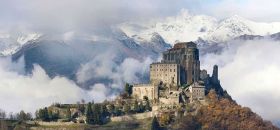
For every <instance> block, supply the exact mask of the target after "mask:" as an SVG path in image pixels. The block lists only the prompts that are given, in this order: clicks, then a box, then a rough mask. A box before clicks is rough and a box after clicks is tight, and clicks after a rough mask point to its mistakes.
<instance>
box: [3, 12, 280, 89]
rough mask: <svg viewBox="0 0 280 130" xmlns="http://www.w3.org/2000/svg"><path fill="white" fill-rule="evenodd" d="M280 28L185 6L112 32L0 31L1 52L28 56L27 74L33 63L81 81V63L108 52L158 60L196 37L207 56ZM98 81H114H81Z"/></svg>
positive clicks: (274, 34)
mask: <svg viewBox="0 0 280 130" xmlns="http://www.w3.org/2000/svg"><path fill="white" fill-rule="evenodd" d="M279 32H280V22H278V23H276V22H275V23H260V22H254V21H250V20H247V19H245V18H242V17H239V16H233V17H230V18H227V19H224V20H217V19H216V18H214V17H210V16H205V15H191V14H189V13H188V12H186V11H182V12H181V13H180V14H179V15H177V16H175V17H168V18H166V19H161V20H158V21H148V22H145V23H132V22H127V23H122V24H119V25H117V26H115V27H112V28H111V33H110V34H108V35H94V34H83V33H79V32H71V38H69V36H68V35H69V33H65V34H62V36H64V37H55V38H54V37H50V36H48V35H44V34H42V33H28V34H24V35H17V36H13V35H10V34H0V55H1V56H11V57H12V59H13V61H17V60H18V59H19V58H20V57H24V59H25V69H26V72H27V73H30V72H31V71H32V69H33V64H39V65H40V66H41V67H42V68H44V69H45V70H46V72H47V74H48V75H49V76H50V77H54V76H57V75H60V76H65V77H68V78H69V79H72V80H74V81H77V77H76V73H77V71H78V69H79V68H80V67H81V65H82V64H85V63H87V62H89V61H90V60H91V59H93V58H95V57H96V56H97V55H100V54H103V53H106V52H108V51H111V53H112V55H113V56H114V58H113V61H114V63H115V64H116V65H119V64H121V63H122V62H123V60H124V59H125V58H128V57H131V58H135V59H137V60H140V61H142V60H144V59H145V58H146V57H150V58H152V59H153V60H154V61H156V60H158V58H159V57H160V53H161V52H162V51H164V50H166V49H168V48H170V47H171V46H172V45H173V44H174V43H176V42H178V41H194V42H196V43H197V44H198V47H199V49H200V55H205V54H207V53H218V52H220V51H221V50H222V49H223V48H224V47H226V45H227V43H228V42H229V41H232V40H255V39H264V38H266V39H272V40H280V33H279ZM72 34H73V35H72ZM66 36H67V38H65V37H66ZM104 58H106V57H104ZM143 77H144V79H143V80H145V76H143ZM96 82H104V83H108V82H110V81H109V80H108V79H104V78H100V79H91V80H89V81H87V82H85V83H79V85H80V86H83V87H86V88H87V87H89V86H90V85H92V84H94V83H96Z"/></svg>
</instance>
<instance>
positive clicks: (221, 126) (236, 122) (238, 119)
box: [172, 91, 279, 130]
mask: <svg viewBox="0 0 280 130" xmlns="http://www.w3.org/2000/svg"><path fill="white" fill-rule="evenodd" d="M207 98H208V101H207V102H208V103H209V104H208V105H205V106H202V107H200V108H199V110H198V111H197V113H195V114H193V113H189V114H188V115H187V116H186V117H183V118H182V120H180V121H178V122H176V123H178V124H176V123H175V124H173V128H172V129H191V130H199V129H202V130H279V128H277V127H275V126H274V125H272V123H271V122H269V121H265V120H263V119H262V118H261V117H260V116H259V115H257V114H256V113H254V112H252V111H251V109H250V108H248V107H242V106H240V105H238V104H237V103H236V102H235V101H233V100H231V99H228V98H218V97H217V95H216V93H215V91H211V92H210V93H209V94H208V95H207ZM175 127H176V128H175Z"/></svg>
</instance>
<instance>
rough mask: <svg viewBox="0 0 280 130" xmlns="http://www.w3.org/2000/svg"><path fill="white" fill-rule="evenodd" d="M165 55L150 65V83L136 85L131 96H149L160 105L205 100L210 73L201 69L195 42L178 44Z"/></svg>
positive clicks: (137, 97) (164, 53)
mask: <svg viewBox="0 0 280 130" xmlns="http://www.w3.org/2000/svg"><path fill="white" fill-rule="evenodd" d="M162 56H163V59H162V61H161V62H156V63H152V64H151V65H150V83H149V84H134V85H133V89H132V96H133V97H134V98H135V99H140V100H141V99H143V98H144V97H148V99H149V100H154V101H156V102H157V103H159V104H161V105H162V104H166V105H168V104H169V105H170V104H174V105H175V104H179V103H191V102H193V101H195V100H204V97H205V93H206V90H205V82H208V80H205V79H206V78H209V75H208V74H207V72H206V70H202V71H201V70H200V61H199V50H198V48H197V45H196V44H195V43H194V42H180V43H176V44H175V45H174V47H173V48H171V49H169V50H167V51H165V52H163V53H162ZM216 67H217V66H216ZM215 71H218V70H217V68H216V70H215ZM216 73H218V72H216ZM212 77H213V76H212ZM214 77H215V76H214ZM217 80H218V79H217ZM217 82H219V81H217Z"/></svg>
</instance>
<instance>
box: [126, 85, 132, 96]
mask: <svg viewBox="0 0 280 130" xmlns="http://www.w3.org/2000/svg"><path fill="white" fill-rule="evenodd" d="M132 87H133V86H132V85H129V84H128V83H126V84H125V92H126V93H127V94H128V95H129V96H131V94H132Z"/></svg>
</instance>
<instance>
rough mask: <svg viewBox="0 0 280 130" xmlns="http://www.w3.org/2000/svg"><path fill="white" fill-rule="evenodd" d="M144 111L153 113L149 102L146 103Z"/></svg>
mask: <svg viewBox="0 0 280 130" xmlns="http://www.w3.org/2000/svg"><path fill="white" fill-rule="evenodd" d="M144 109H145V111H151V110H152V107H151V106H150V102H149V100H147V101H146V105H145V107H144Z"/></svg>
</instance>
